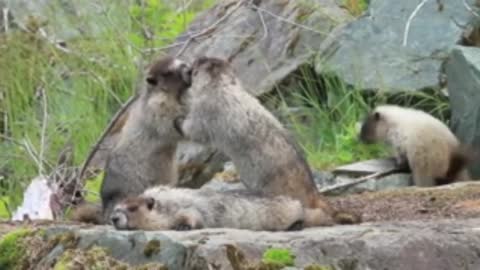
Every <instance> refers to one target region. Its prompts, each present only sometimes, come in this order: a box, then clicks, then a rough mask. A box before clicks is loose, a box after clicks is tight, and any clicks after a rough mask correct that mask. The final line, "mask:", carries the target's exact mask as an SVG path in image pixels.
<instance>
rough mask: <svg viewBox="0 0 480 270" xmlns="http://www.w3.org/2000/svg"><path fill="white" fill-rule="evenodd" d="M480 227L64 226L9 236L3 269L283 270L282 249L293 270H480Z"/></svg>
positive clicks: (0, 245)
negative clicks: (267, 258) (277, 259)
mask: <svg viewBox="0 0 480 270" xmlns="http://www.w3.org/2000/svg"><path fill="white" fill-rule="evenodd" d="M478 224H480V220H479V219H471V220H456V221H455V220H435V221H433V222H414V221H411V222H394V223H385V224H365V225H359V226H337V227H326V228H312V229H306V230H303V231H298V232H289V233H272V232H251V231H246V230H233V229H210V230H197V231H191V232H175V231H163V232H161V231H158V232H143V231H130V232H128V231H115V230H111V229H110V228H108V227H94V228H81V227H78V226H57V227H47V228H46V229H36V230H31V231H30V230H25V229H22V230H21V231H18V230H17V231H15V230H14V231H12V232H11V233H10V234H6V235H5V236H4V238H3V240H0V250H2V251H4V252H10V254H12V255H11V256H9V255H10V254H7V253H2V254H0V264H2V263H3V265H1V266H3V267H8V266H12V265H17V266H19V267H20V268H19V269H27V268H22V266H24V265H30V266H34V267H35V269H169V270H177V269H178V270H180V269H182V270H190V269H192V270H193V269H222V270H243V269H245V270H247V269H281V268H280V267H278V266H277V267H274V265H273V264H270V265H268V263H264V264H262V263H261V260H262V256H263V254H264V253H265V251H267V250H268V249H279V248H281V249H288V250H289V251H290V253H291V254H292V255H293V256H294V257H293V263H294V266H295V267H296V268H293V269H345V270H346V269H349V270H353V269H358V270H360V269H389V270H410V269H415V270H430V269H438V270H441V269H445V270H447V269H448V270H454V269H480V257H479V256H478V251H479V250H480V231H479V230H478ZM0 225H1V224H0ZM12 240H13V241H12ZM13 247H14V248H16V250H12V248H13ZM14 252H22V253H21V254H16V253H14ZM23 252H24V253H23ZM25 254H30V255H33V254H35V255H37V256H28V255H27V257H25ZM15 259H17V260H20V259H23V260H24V261H15ZM147 265H150V266H151V268H146V267H147ZM75 266H77V267H78V266H82V267H86V268H75ZM120 266H123V267H120ZM133 266H137V267H140V266H141V267H144V268H133ZM153 266H155V267H153ZM262 266H263V267H262ZM96 267H97V268H96ZM115 267H118V268H115ZM127 267H129V268H127ZM308 267H310V268H308ZM315 267H316V268H315ZM2 269H3V268H2Z"/></svg>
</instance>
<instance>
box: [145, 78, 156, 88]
mask: <svg viewBox="0 0 480 270" xmlns="http://www.w3.org/2000/svg"><path fill="white" fill-rule="evenodd" d="M147 83H148V84H150V85H152V86H156V85H157V83H158V81H157V79H155V78H153V77H147Z"/></svg>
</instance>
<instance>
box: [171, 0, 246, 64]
mask: <svg viewBox="0 0 480 270" xmlns="http://www.w3.org/2000/svg"><path fill="white" fill-rule="evenodd" d="M243 3H244V1H238V2H237V4H236V5H235V6H234V7H233V8H231V9H230V11H229V12H227V13H226V14H225V15H223V16H222V17H221V18H220V19H218V20H217V21H215V22H214V23H213V24H211V25H210V26H208V27H207V28H205V29H203V30H201V31H199V32H197V33H193V34H191V35H190V36H189V37H188V40H187V41H186V42H185V44H183V46H182V48H181V49H180V50H179V51H178V52H177V54H176V57H178V56H180V55H182V54H183V52H184V51H185V50H186V49H187V47H188V45H189V44H190V42H192V41H193V40H194V39H196V38H198V37H200V36H203V35H206V34H208V33H210V32H212V31H213V30H214V29H215V28H216V27H217V26H218V25H219V24H220V23H221V22H223V21H224V20H225V19H227V18H228V17H230V15H232V14H233V12H235V11H236V10H237V9H238V8H240V6H241V5H242V4H243Z"/></svg>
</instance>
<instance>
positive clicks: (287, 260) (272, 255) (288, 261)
mask: <svg viewBox="0 0 480 270" xmlns="http://www.w3.org/2000/svg"><path fill="white" fill-rule="evenodd" d="M294 261H295V255H293V254H292V252H291V251H290V250H289V249H283V248H270V249H267V250H266V251H265V252H264V253H263V256H262V262H264V263H266V264H277V265H280V266H293V265H294Z"/></svg>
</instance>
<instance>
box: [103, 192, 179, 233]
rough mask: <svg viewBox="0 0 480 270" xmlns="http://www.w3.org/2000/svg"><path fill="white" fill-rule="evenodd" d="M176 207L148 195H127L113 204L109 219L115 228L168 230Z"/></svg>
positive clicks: (173, 224)
mask: <svg viewBox="0 0 480 270" xmlns="http://www.w3.org/2000/svg"><path fill="white" fill-rule="evenodd" d="M177 209H178V208H177V206H176V205H174V204H171V205H170V204H166V203H165V204H163V205H162V204H161V203H160V202H159V201H157V200H155V199H154V198H153V197H150V196H137V197H129V198H126V199H125V200H123V201H122V202H120V203H119V204H117V205H116V206H115V208H114V210H113V212H112V214H111V215H110V221H111V223H112V225H113V226H114V227H115V228H116V229H117V230H170V229H173V228H175V226H176V222H175V220H174V216H175V213H176V211H177Z"/></svg>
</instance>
